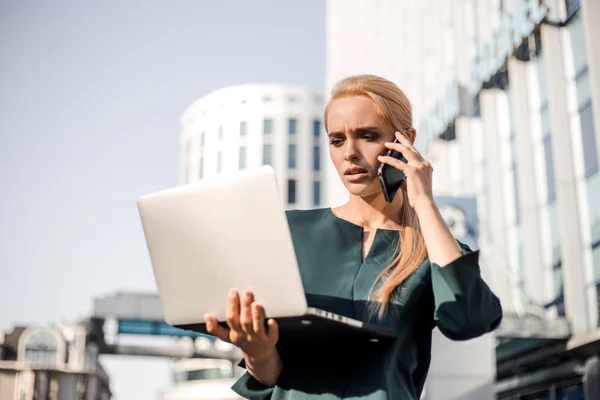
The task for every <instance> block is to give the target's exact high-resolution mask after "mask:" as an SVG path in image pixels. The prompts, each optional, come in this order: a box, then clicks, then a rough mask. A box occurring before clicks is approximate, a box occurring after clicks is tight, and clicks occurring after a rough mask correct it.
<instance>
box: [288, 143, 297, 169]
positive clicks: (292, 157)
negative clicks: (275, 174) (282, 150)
mask: <svg viewBox="0 0 600 400" xmlns="http://www.w3.org/2000/svg"><path fill="white" fill-rule="evenodd" d="M288 167H289V168H296V145H295V144H290V145H288Z"/></svg>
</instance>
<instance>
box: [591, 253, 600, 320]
mask: <svg viewBox="0 0 600 400" xmlns="http://www.w3.org/2000/svg"><path fill="white" fill-rule="evenodd" d="M592 260H593V270H594V280H595V281H596V283H600V242H598V243H597V244H596V247H592ZM599 312H600V310H599Z"/></svg>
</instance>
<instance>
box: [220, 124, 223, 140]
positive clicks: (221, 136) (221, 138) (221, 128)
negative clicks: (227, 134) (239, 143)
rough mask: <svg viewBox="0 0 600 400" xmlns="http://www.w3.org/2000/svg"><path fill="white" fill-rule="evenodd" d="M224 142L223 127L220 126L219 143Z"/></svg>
mask: <svg viewBox="0 0 600 400" xmlns="http://www.w3.org/2000/svg"><path fill="white" fill-rule="evenodd" d="M221 140H223V126H219V142H220V141H221Z"/></svg>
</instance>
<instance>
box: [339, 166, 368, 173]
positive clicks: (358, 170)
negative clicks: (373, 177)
mask: <svg viewBox="0 0 600 400" xmlns="http://www.w3.org/2000/svg"><path fill="white" fill-rule="evenodd" d="M366 173H367V170H366V169H364V168H361V167H352V168H348V169H346V171H344V175H359V174H366Z"/></svg>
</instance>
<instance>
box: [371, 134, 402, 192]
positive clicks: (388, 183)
mask: <svg viewBox="0 0 600 400" xmlns="http://www.w3.org/2000/svg"><path fill="white" fill-rule="evenodd" d="M394 143H398V139H396V140H394ZM386 155H387V156H388V157H394V158H395V159H397V160H401V161H403V162H408V161H407V160H406V158H404V156H403V155H402V153H400V152H399V151H396V150H392V149H390V150H389V151H388V152H387V154H386ZM377 175H378V176H379V183H380V184H381V190H382V191H383V196H384V197H385V201H387V202H388V203H391V202H392V200H394V196H395V195H396V193H397V192H398V190H399V189H400V186H401V185H402V182H404V180H405V179H406V176H405V175H404V172H402V171H400V170H399V169H396V168H394V167H392V166H391V165H388V164H381V165H380V166H379V169H378V171H377Z"/></svg>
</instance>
